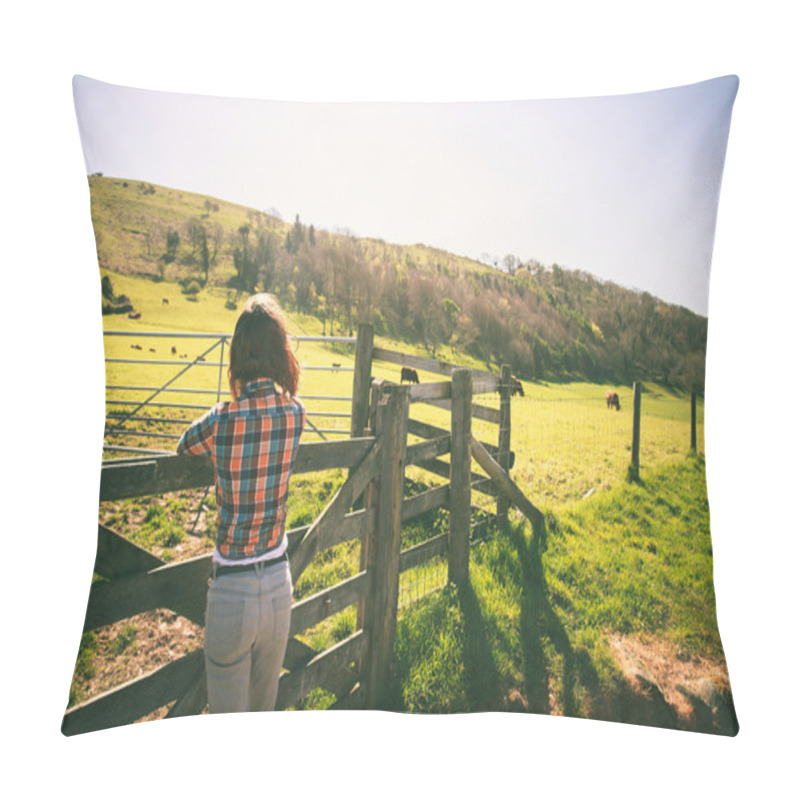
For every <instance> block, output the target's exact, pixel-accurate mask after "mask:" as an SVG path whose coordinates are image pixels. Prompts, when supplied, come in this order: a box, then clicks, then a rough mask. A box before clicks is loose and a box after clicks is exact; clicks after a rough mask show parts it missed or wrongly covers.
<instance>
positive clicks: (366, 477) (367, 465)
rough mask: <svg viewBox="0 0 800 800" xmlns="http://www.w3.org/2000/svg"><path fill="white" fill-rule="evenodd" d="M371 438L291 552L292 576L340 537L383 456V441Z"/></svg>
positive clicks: (303, 568)
mask: <svg viewBox="0 0 800 800" xmlns="http://www.w3.org/2000/svg"><path fill="white" fill-rule="evenodd" d="M370 442H371V443H372V449H371V450H370V451H369V453H368V454H367V455H366V457H365V458H364V459H363V460H362V462H361V464H359V466H358V468H357V469H356V470H355V471H354V472H353V474H352V475H351V476H350V477H349V478H348V479H347V480H346V481H345V483H344V484H343V485H342V487H341V488H340V489H339V491H338V492H337V493H336V494H335V495H334V497H333V498H332V499H331V501H330V502H329V503H328V505H327V506H326V507H325V510H324V511H323V512H322V514H320V516H319V517H317V519H316V520H314V522H313V523H312V524H311V526H310V527H309V529H308V531H306V534H305V535H304V536H303V539H302V541H301V542H300V544H299V545H298V546H297V548H296V549H295V550H294V552H293V553H292V554H291V555H290V556H289V563H290V566H291V570H292V579H293V580H295V581H296V580H297V579H298V578H299V577H300V575H302V573H303V571H304V570H305V569H306V567H308V565H309V564H310V563H311V561H312V559H313V558H314V556H315V555H316V554H317V553H320V552H322V551H323V550H325V549H326V548H328V547H330V546H331V543H332V542H335V541H338V539H337V530H338V529H341V526H342V521H343V518H344V515H345V513H346V512H347V511H348V509H349V508H350V507H351V506H352V505H353V503H354V502H355V501H356V500H357V499H358V498H359V497H360V496H361V494H362V492H363V491H364V488H365V487H366V485H367V484H368V483H369V482H370V481H371V480H372V478H373V477H374V475H375V471H376V469H377V466H378V463H379V459H380V457H381V450H382V443H381V442H380V440H378V439H370Z"/></svg>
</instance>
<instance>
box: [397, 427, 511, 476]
mask: <svg viewBox="0 0 800 800" xmlns="http://www.w3.org/2000/svg"><path fill="white" fill-rule="evenodd" d="M408 432H409V433H410V434H413V435H414V436H420V437H422V438H423V439H437V438H439V437H440V436H448V437H449V436H450V431H448V430H446V429H445V428H439V427H438V426H436V425H430V424H428V423H427V422H420V421H419V420H418V419H409V420H408ZM481 444H482V445H483V446H484V447H485V448H486V450H487V451H488V452H489V453H490V454H491V455H492V457H494V456H495V455H496V454H497V452H498V447H497V445H496V444H491V443H489V442H481ZM413 446H414V445H412V447H413ZM511 455H512V465H513V452H512V454H511Z"/></svg>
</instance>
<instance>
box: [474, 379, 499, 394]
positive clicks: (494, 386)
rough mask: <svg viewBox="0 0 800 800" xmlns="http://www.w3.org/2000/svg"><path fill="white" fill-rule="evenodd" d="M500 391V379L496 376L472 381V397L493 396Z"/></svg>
mask: <svg viewBox="0 0 800 800" xmlns="http://www.w3.org/2000/svg"><path fill="white" fill-rule="evenodd" d="M499 390H500V379H499V378H498V377H497V376H496V375H489V376H488V377H485V378H480V377H479V378H475V379H474V380H473V381H472V396H473V397H474V396H475V395H476V394H493V393H494V392H497V391H499Z"/></svg>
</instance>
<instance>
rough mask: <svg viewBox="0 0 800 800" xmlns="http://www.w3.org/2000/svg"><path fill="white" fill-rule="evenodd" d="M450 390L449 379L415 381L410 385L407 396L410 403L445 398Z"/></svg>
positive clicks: (448, 395)
mask: <svg viewBox="0 0 800 800" xmlns="http://www.w3.org/2000/svg"><path fill="white" fill-rule="evenodd" d="M450 392H451V383H450V381H442V382H441V383H417V384H414V385H413V386H411V387H410V389H409V396H410V399H411V402H412V403H422V402H427V401H429V400H445V399H447V398H449V397H450Z"/></svg>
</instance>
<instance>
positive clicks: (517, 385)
mask: <svg viewBox="0 0 800 800" xmlns="http://www.w3.org/2000/svg"><path fill="white" fill-rule="evenodd" d="M515 394H518V395H519V396H520V397H525V392H524V391H523V389H522V383H521V381H520V380H519V378H515V377H514V376H513V375H512V376H511V396H512V397H513V396H514V395H515Z"/></svg>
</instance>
